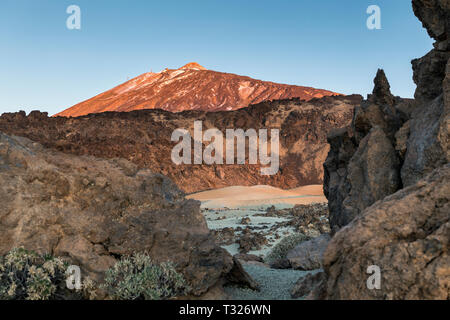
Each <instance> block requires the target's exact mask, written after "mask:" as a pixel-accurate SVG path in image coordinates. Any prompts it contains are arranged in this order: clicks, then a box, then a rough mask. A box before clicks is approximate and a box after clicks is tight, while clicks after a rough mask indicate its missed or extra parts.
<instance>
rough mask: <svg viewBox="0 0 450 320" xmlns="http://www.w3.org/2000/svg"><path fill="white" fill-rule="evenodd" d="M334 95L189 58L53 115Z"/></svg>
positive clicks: (226, 107)
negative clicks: (222, 69) (213, 67)
mask: <svg viewBox="0 0 450 320" xmlns="http://www.w3.org/2000/svg"><path fill="white" fill-rule="evenodd" d="M333 95H338V94H337V93H334V92H332V91H327V90H322V89H314V88H310V87H302V86H295V85H287V84H278V83H274V82H267V81H262V80H255V79H252V78H249V77H246V76H240V75H236V74H231V73H222V72H217V71H212V70H207V69H206V68H204V67H202V66H201V65H200V64H198V63H196V62H191V63H188V64H186V65H185V66H183V67H181V68H179V69H168V68H167V69H165V70H163V71H161V72H158V73H153V72H148V73H144V74H142V75H140V76H138V77H136V78H134V79H131V80H129V81H127V82H125V83H123V84H121V85H119V86H117V87H115V88H113V89H111V90H108V91H106V92H103V93H101V94H99V95H97V96H95V97H93V98H91V99H89V100H86V101H84V102H81V103H79V104H77V105H75V106H73V107H71V108H69V109H67V110H65V111H63V112H61V113H58V114H56V116H63V117H78V116H83V115H87V114H90V113H101V112H106V111H116V112H128V111H133V110H142V109H162V110H166V111H171V112H181V111H185V110H202V111H231V110H236V109H240V108H245V107H247V106H249V105H251V104H257V103H260V102H262V101H268V100H282V99H291V98H300V99H302V100H311V99H313V98H322V97H324V96H333Z"/></svg>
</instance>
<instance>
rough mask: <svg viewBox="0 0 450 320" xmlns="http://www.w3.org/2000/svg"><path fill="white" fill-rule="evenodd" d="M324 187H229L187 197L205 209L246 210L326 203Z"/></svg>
mask: <svg viewBox="0 0 450 320" xmlns="http://www.w3.org/2000/svg"><path fill="white" fill-rule="evenodd" d="M322 188H323V186H322V185H310V186H303V187H298V188H295V189H291V190H283V189H279V188H275V187H271V186H252V187H242V186H235V187H227V188H222V189H215V190H209V191H203V192H199V193H195V194H191V195H189V196H187V198H188V199H195V200H199V201H201V202H202V207H203V208H210V209H211V208H215V209H219V208H230V209H231V208H245V207H267V206H271V205H276V206H277V205H278V206H279V205H286V206H294V205H297V204H311V203H318V202H326V201H327V199H326V198H325V196H324V194H323V189H322Z"/></svg>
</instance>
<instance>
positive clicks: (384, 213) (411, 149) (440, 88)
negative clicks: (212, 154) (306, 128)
mask: <svg viewBox="0 0 450 320" xmlns="http://www.w3.org/2000/svg"><path fill="white" fill-rule="evenodd" d="M412 2H413V9H414V12H415V14H416V15H417V17H418V18H419V19H420V20H421V21H422V23H423V25H424V27H426V28H427V30H428V33H429V34H430V35H431V36H432V37H433V38H434V39H435V40H436V43H435V45H434V47H435V48H434V49H433V50H431V51H430V52H429V53H428V54H427V55H426V56H425V57H423V58H421V59H416V60H414V61H413V62H412V65H413V70H414V81H415V82H416V84H417V90H416V94H415V100H414V101H413V102H411V101H398V99H396V98H394V97H393V96H392V94H391V92H390V90H389V84H388V81H387V79H386V76H385V74H384V72H383V71H381V70H379V72H378V74H377V76H376V78H375V88H374V91H373V94H372V95H370V96H369V97H368V99H367V100H366V101H364V102H363V103H362V104H361V106H360V107H358V108H356V109H355V115H354V118H353V121H352V124H351V126H350V127H349V128H347V129H342V130H338V131H334V132H333V133H332V134H331V135H330V136H329V142H330V144H331V151H330V153H329V155H328V158H327V160H326V162H325V164H324V167H325V179H324V180H325V182H324V190H325V194H326V196H327V197H328V200H329V209H330V224H331V227H332V231H333V233H334V237H333V238H332V239H331V241H330V244H329V245H328V247H327V249H326V251H325V254H324V261H323V264H324V270H325V277H324V280H323V281H322V286H320V287H321V288H320V289H318V290H315V292H316V298H325V299H450V257H449V252H448V251H449V248H450V205H449V198H450V167H449V147H448V146H449V139H450V137H449V128H450V117H449V110H450V61H449V58H450V43H449V39H448V35H449V31H450V28H449V21H450V19H449V17H450V1H448V0H413V1H412ZM372 265H375V266H378V267H379V268H380V271H381V288H380V289H372V290H371V289H369V287H368V286H367V284H366V280H367V279H368V278H369V276H370V274H368V273H367V268H368V267H369V266H372Z"/></svg>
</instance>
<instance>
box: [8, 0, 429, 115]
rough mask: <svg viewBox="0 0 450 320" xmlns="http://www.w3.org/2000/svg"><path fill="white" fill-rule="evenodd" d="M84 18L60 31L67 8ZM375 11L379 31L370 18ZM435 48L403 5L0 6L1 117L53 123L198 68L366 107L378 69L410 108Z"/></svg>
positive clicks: (148, 2) (147, 0)
mask: <svg viewBox="0 0 450 320" xmlns="http://www.w3.org/2000/svg"><path fill="white" fill-rule="evenodd" d="M71 4H76V5H78V6H80V8H81V15H82V16H81V23H82V25H81V30H68V29H67V28H66V19H67V17H68V16H69V15H68V14H67V13H66V8H67V7H68V6H69V5H71ZM371 4H376V5H379V6H380V7H381V13H382V16H381V19H382V29H381V30H368V29H367V27H366V20H367V17H368V15H367V14H366V9H367V7H368V6H369V5H371ZM431 48H432V40H431V39H430V38H429V37H428V35H427V34H426V31H425V30H424V29H423V28H422V26H421V23H420V22H419V21H418V20H417V19H416V17H415V16H414V14H413V11H412V8H411V1H410V0H372V1H365V0H345V1H338V0H317V1H311V0H277V1H273V0H270V1H266V0H226V1H225V0H191V1H186V0H183V1H181V0H180V1H172V0H164V1H162V0H161V1H152V0H127V1H125V0H114V1H112V0H109V1H107V0H71V1H66V0H1V1H0V113H2V112H14V111H18V110H25V111H27V112H28V111H31V110H41V111H47V112H49V113H50V114H54V113H56V112H58V111H61V110H63V109H65V108H67V107H70V106H72V105H74V104H76V103H78V102H81V101H83V100H85V99H88V98H91V97H93V96H94V95H96V94H98V93H100V92H103V91H105V90H107V89H110V88H112V87H114V86H116V85H118V84H120V83H122V82H124V81H126V80H127V78H132V77H134V76H137V75H139V74H142V73H144V72H147V71H150V70H151V69H152V70H153V71H155V72H156V71H160V70H162V69H164V68H165V67H169V68H178V67H181V66H182V65H184V64H185V63H187V62H191V61H196V62H198V63H200V64H202V65H203V66H205V67H206V68H208V69H213V70H218V71H223V72H230V73H237V74H242V75H248V76H251V77H253V78H256V79H262V80H268V81H275V82H280V83H288V84H297V85H306V86H313V87H317V88H324V89H329V90H333V91H337V92H342V93H345V94H351V93H359V94H363V95H366V94H367V93H369V92H371V91H372V86H373V84H372V80H373V77H374V76H375V73H376V70H377V68H379V67H382V68H384V69H385V71H386V74H387V76H388V79H389V81H390V83H391V89H392V91H393V93H394V94H395V95H401V96H404V97H412V96H413V93H414V88H415V85H414V83H413V81H412V71H411V64H410V60H411V59H413V58H417V57H420V56H423V55H424V54H425V53H426V52H428V51H429V50H430V49H431Z"/></svg>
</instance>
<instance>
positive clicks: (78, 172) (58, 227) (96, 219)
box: [0, 133, 248, 296]
mask: <svg viewBox="0 0 450 320" xmlns="http://www.w3.org/2000/svg"><path fill="white" fill-rule="evenodd" d="M0 203H1V204H2V206H1V208H0V254H2V255H3V254H5V253H6V252H8V251H9V250H11V249H12V248H14V247H19V246H24V247H25V248H27V249H31V250H36V251H37V252H40V253H49V254H52V255H55V256H61V257H63V258H65V259H68V260H69V261H70V262H71V263H73V264H76V265H79V266H80V267H81V270H82V273H83V275H90V276H91V277H93V278H94V279H96V280H101V279H102V276H103V272H104V271H105V270H106V269H107V268H109V267H111V266H112V265H114V263H115V262H116V261H117V259H118V258H120V256H122V255H126V254H131V253H133V252H148V253H149V254H150V256H151V257H152V258H153V259H154V260H155V261H157V262H162V261H173V262H174V263H175V264H176V266H177V268H178V269H179V271H181V272H182V273H183V274H184V276H185V277H186V279H187V280H188V282H189V283H190V285H191V287H192V292H191V294H192V295H194V296H199V295H202V294H204V293H206V292H207V291H208V290H209V289H210V288H212V287H217V286H218V285H220V284H221V283H222V282H223V280H224V279H225V278H226V276H227V274H228V273H229V272H230V271H231V270H232V269H233V266H234V263H233V258H232V257H231V255H230V254H228V253H227V252H226V251H225V250H224V249H222V248H220V247H219V246H218V245H216V244H215V241H214V237H213V235H212V234H211V233H210V231H209V230H208V228H207V225H206V221H205V218H204V217H203V215H202V214H201V212H200V203H199V202H197V201H194V200H186V199H185V198H184V193H183V192H181V191H180V190H179V189H178V188H177V187H176V185H175V184H174V183H173V182H171V181H170V180H169V179H168V178H166V177H164V176H162V175H160V174H153V173H151V172H150V171H149V170H139V169H138V168H137V166H136V165H134V164H132V163H130V162H128V161H126V160H121V159H119V160H118V159H113V160H100V159H97V158H94V157H86V156H83V157H78V156H73V155H67V154H63V153H60V152H56V151H52V150H50V149H45V148H43V147H42V146H41V145H39V144H38V143H34V142H32V141H30V140H28V139H26V138H19V137H14V136H8V135H5V134H2V133H0ZM233 270H234V271H233V277H234V279H239V268H237V269H236V268H234V269H233ZM240 276H241V278H246V275H240ZM247 276H248V275H247ZM246 279H247V280H248V277H247V278H246Z"/></svg>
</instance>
